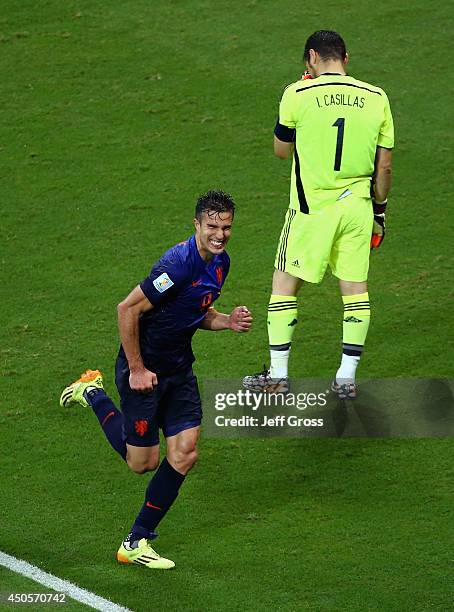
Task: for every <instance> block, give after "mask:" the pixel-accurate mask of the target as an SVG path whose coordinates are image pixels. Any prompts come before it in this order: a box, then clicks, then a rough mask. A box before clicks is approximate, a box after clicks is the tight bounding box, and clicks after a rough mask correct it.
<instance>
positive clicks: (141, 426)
mask: <svg viewBox="0 0 454 612" xmlns="http://www.w3.org/2000/svg"><path fill="white" fill-rule="evenodd" d="M134 429H135V430H136V432H137V433H138V434H139V436H141V437H142V436H144V435H145V433H146V432H147V431H148V421H146V420H145V419H143V420H140V421H136V422H135V423H134Z"/></svg>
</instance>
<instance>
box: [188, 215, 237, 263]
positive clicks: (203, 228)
mask: <svg viewBox="0 0 454 612" xmlns="http://www.w3.org/2000/svg"><path fill="white" fill-rule="evenodd" d="M232 222H233V219H232V213H231V212H225V213H217V212H210V211H208V212H204V213H202V218H201V219H200V221H199V220H198V219H194V226H195V237H196V241H197V248H198V249H199V253H200V256H201V257H202V259H205V260H206V261H207V260H209V259H211V258H212V257H214V255H219V254H220V253H222V251H223V250H224V249H225V247H226V245H227V242H228V241H229V238H230V234H231V231H232Z"/></svg>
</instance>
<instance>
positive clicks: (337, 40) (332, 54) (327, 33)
mask: <svg viewBox="0 0 454 612" xmlns="http://www.w3.org/2000/svg"><path fill="white" fill-rule="evenodd" d="M309 49H314V51H317V53H319V54H320V57H321V59H322V60H328V59H331V60H342V61H343V60H344V59H345V57H346V55H347V49H346V48H345V43H344V39H343V38H342V36H340V35H339V34H338V33H337V32H333V31H332V30H318V31H317V32H314V33H313V34H311V35H310V36H309V38H308V39H307V41H306V46H305V47H304V54H303V59H304V60H305V61H306V62H307V61H308V60H309Z"/></svg>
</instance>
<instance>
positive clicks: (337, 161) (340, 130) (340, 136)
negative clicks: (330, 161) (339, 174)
mask: <svg viewBox="0 0 454 612" xmlns="http://www.w3.org/2000/svg"><path fill="white" fill-rule="evenodd" d="M344 125H345V119H344V118H343V117H339V119H336V121H335V122H334V123H333V125H332V127H337V141H336V157H335V158H334V170H340V169H341V161H342V147H343V144H344Z"/></svg>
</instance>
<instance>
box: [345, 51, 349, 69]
mask: <svg viewBox="0 0 454 612" xmlns="http://www.w3.org/2000/svg"><path fill="white" fill-rule="evenodd" d="M349 61H350V56H349V55H348V53H346V54H345V59H344V65H345V66H346V65H347V64H348V62H349Z"/></svg>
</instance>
